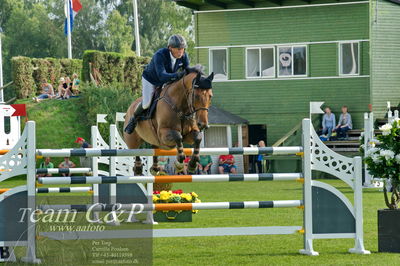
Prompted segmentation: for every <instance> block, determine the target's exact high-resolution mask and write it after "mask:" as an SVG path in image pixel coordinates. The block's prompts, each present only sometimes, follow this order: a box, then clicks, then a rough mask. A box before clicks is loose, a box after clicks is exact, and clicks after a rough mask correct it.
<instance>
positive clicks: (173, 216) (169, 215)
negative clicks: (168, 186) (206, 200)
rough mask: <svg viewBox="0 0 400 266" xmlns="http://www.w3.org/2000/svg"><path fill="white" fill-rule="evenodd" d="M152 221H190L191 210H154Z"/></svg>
mask: <svg viewBox="0 0 400 266" xmlns="http://www.w3.org/2000/svg"><path fill="white" fill-rule="evenodd" d="M153 217H154V221H156V222H161V223H168V222H191V221H192V211H156V212H155V213H154V214H153Z"/></svg>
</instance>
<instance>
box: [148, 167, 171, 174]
mask: <svg viewBox="0 0 400 266" xmlns="http://www.w3.org/2000/svg"><path fill="white" fill-rule="evenodd" d="M150 174H151V175H153V176H156V175H166V174H167V173H166V172H164V171H160V169H157V170H156V169H154V168H150Z"/></svg>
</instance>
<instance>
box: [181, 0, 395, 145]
mask: <svg viewBox="0 0 400 266" xmlns="http://www.w3.org/2000/svg"><path fill="white" fill-rule="evenodd" d="M176 2H177V3H178V4H179V5H181V6H185V7H188V8H191V9H193V12H194V19H195V38H196V53H197V58H198V61H199V63H201V64H203V65H204V66H206V70H207V71H208V72H214V73H215V80H214V81H215V82H214V88H215V89H214V98H213V104H214V105H216V106H217V107H219V108H222V109H224V110H226V111H228V112H231V113H233V114H235V115H237V116H240V117H242V118H244V119H246V120H247V121H249V131H252V128H255V130H256V131H257V130H260V129H261V130H264V131H265V130H266V132H267V141H268V143H267V144H268V145H271V144H273V143H274V142H275V141H277V140H278V139H280V138H281V137H282V136H284V135H285V134H286V133H287V132H289V131H290V130H291V129H293V128H294V127H295V126H296V125H297V124H298V123H299V122H300V121H301V119H302V118H304V117H307V116H308V112H309V102H310V101H325V103H326V104H327V105H328V106H330V107H331V108H332V110H333V111H334V113H335V114H336V117H337V118H338V117H339V113H340V107H341V106H342V105H347V106H348V107H349V112H350V113H351V114H352V117H353V123H354V127H355V128H362V127H363V113H364V112H366V111H368V105H369V104H372V106H373V110H374V112H375V114H376V115H375V116H376V117H380V116H383V114H384V112H385V110H386V102H387V101H391V102H392V103H398V102H399V101H400V29H399V25H400V5H399V4H400V1H398V0H392V1H387V0H371V1H336V0H334V1H333V0H303V1H301V0H181V1H179V0H178V1H176ZM253 131H254V130H253ZM248 135H251V133H250V134H248ZM235 137H237V136H235ZM252 142H254V140H251V138H250V143H252ZM253 144H255V143H253Z"/></svg>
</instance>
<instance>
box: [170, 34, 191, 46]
mask: <svg viewBox="0 0 400 266" xmlns="http://www.w3.org/2000/svg"><path fill="white" fill-rule="evenodd" d="M168 46H169V47H172V48H187V44H186V40H185V38H184V37H183V36H182V35H180V34H174V35H172V36H171V37H169V39H168Z"/></svg>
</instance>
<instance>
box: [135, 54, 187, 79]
mask: <svg viewBox="0 0 400 266" xmlns="http://www.w3.org/2000/svg"><path fill="white" fill-rule="evenodd" d="M171 64H172V62H171V55H170V51H169V49H168V48H161V49H159V50H158V51H157V52H156V53H155V54H154V56H153V58H152V59H151V61H150V63H149V64H148V65H147V67H146V68H145V70H144V71H143V75H142V76H143V77H144V78H145V79H146V80H147V81H148V82H150V83H151V84H153V85H155V86H162V85H163V84H164V83H167V82H170V81H174V80H176V79H177V76H178V75H177V74H176V72H177V71H178V69H180V68H182V69H185V68H186V67H188V66H189V57H188V56H187V54H186V53H184V54H183V56H182V57H181V58H178V59H176V62H175V66H174V67H173V68H172V66H171Z"/></svg>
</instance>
